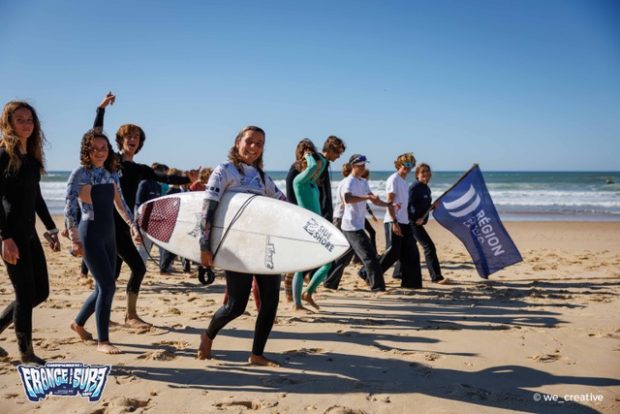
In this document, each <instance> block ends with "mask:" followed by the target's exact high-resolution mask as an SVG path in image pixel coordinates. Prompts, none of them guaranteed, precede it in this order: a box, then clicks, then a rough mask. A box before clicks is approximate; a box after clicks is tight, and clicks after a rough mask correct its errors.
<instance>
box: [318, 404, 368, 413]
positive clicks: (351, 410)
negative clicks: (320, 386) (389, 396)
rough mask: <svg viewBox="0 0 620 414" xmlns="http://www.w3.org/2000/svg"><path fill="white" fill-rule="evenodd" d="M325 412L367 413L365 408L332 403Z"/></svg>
mask: <svg viewBox="0 0 620 414" xmlns="http://www.w3.org/2000/svg"><path fill="white" fill-rule="evenodd" d="M323 414H366V411H364V410H358V409H357V408H351V407H344V406H342V405H332V406H331V407H329V408H328V409H327V410H325V411H324V412H323Z"/></svg>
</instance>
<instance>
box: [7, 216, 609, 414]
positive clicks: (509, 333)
mask: <svg viewBox="0 0 620 414" xmlns="http://www.w3.org/2000/svg"><path fill="white" fill-rule="evenodd" d="M56 220H57V221H58V222H59V223H60V222H61V218H60V217H56ZM506 227H507V229H508V231H509V232H510V234H511V236H512V237H513V239H514V241H515V242H516V244H517V246H518V247H519V248H520V250H521V253H522V254H523V257H524V262H523V263H521V264H518V265H515V266H512V267H510V268H507V269H504V270H503V271H500V272H498V273H496V274H494V275H492V276H491V280H490V281H485V280H483V279H481V278H480V277H479V276H478V275H477V273H476V272H475V269H474V268H473V264H472V263H471V261H470V258H469V256H468V254H467V252H466V251H465V249H464V247H463V246H462V245H461V244H460V242H459V241H458V240H457V239H456V238H454V237H453V236H452V235H451V234H450V233H448V232H447V231H446V230H444V229H443V228H441V227H440V226H439V225H438V224H437V223H434V222H432V223H430V224H429V233H430V234H431V235H432V237H433V238H434V240H435V243H436V244H437V247H438V253H439V257H440V260H441V262H442V265H443V269H444V276H447V277H448V278H449V279H450V280H451V282H452V283H451V284H448V285H436V284H431V283H430V280H429V277H428V272H427V271H426V268H424V267H423V277H424V283H425V288H424V289H422V290H416V291H409V290H403V289H400V288H399V287H398V283H397V282H396V281H394V280H393V279H392V278H391V271H388V272H387V273H386V281H387V283H388V291H387V293H386V294H383V295H376V294H372V293H370V292H368V291H367V289H366V288H365V286H363V284H362V282H361V280H360V279H358V278H357V276H355V273H356V271H357V269H358V268H359V265H352V266H350V267H349V268H348V269H347V272H346V273H345V276H344V277H343V283H342V286H341V289H340V290H339V291H327V290H325V289H320V290H319V292H318V296H317V301H318V303H319V304H320V305H321V310H320V312H315V313H312V314H308V315H300V314H296V313H293V312H292V311H291V307H290V305H288V304H287V303H286V302H285V299H284V293H283V292H282V294H281V302H280V307H279V312H278V319H277V323H276V325H275V326H274V329H273V332H272V334H271V337H270V340H269V342H268V344H267V349H266V355H267V356H269V357H271V358H274V359H276V360H278V361H280V362H281V363H282V364H283V366H282V367H281V368H257V367H252V366H249V365H248V364H247V362H246V361H247V357H248V355H249V350H250V348H251V341H252V334H253V327H254V322H255V316H256V307H255V306H254V304H253V303H252V302H250V303H249V304H248V308H247V315H244V316H242V317H240V318H238V319H237V320H235V321H234V322H232V323H231V324H230V325H229V326H227V327H226V328H225V329H224V330H223V331H222V332H221V333H220V335H219V336H218V337H217V338H216V340H215V343H214V356H215V358H214V359H213V360H210V361H198V360H196V359H195V354H196V347H197V345H198V343H199V333H200V332H202V330H203V329H205V328H206V327H207V325H208V323H209V320H210V317H211V315H212V314H213V312H214V311H215V310H216V309H217V308H218V307H219V306H220V304H221V301H222V294H223V291H224V285H223V283H224V279H223V278H222V277H221V276H218V278H217V279H216V282H215V283H214V284H213V285H210V286H202V285H200V284H199V283H198V281H197V279H196V276H195V273H194V274H192V275H189V274H183V273H181V272H180V271H181V267H180V265H179V263H176V265H175V266H176V270H177V273H174V274H172V275H165V276H164V275H159V272H158V271H157V269H156V267H155V265H154V264H153V263H149V264H148V269H149V271H148V273H147V275H146V277H145V280H144V282H143V285H142V286H143V287H142V293H141V296H140V300H139V302H138V309H139V311H140V313H141V315H142V317H143V318H144V319H145V320H147V321H149V322H152V323H153V324H154V327H153V328H152V329H150V330H142V331H139V330H131V329H128V328H125V327H123V326H120V325H118V326H114V327H112V329H111V332H110V337H111V340H112V342H113V343H115V344H116V345H118V346H119V347H120V348H121V349H122V350H123V351H124V352H125V353H124V354H122V355H118V356H111V355H103V354H100V353H98V352H96V350H95V346H94V343H83V342H82V341H80V340H79V339H78V337H77V336H76V335H75V334H74V333H73V332H72V331H71V330H70V329H69V324H70V323H71V321H72V320H73V318H74V316H75V315H76V313H77V311H78V309H79V308H80V306H81V305H82V303H83V301H84V299H85V298H86V296H87V295H88V293H89V291H90V289H91V284H89V283H88V282H84V281H83V280H80V275H79V260H78V259H75V258H73V257H71V256H70V255H69V254H68V246H69V244H68V242H67V241H66V239H64V240H63V242H64V245H63V249H62V252H60V253H56V254H53V253H52V252H51V251H50V250H49V249H48V248H47V247H46V256H47V259H48V267H49V273H50V286H51V294H50V297H49V299H48V300H47V301H46V302H45V303H43V304H42V305H40V306H39V307H38V308H36V309H35V311H34V334H33V336H34V343H35V350H36V351H37V353H38V354H39V355H40V356H41V357H43V358H46V359H48V360H49V361H54V362H69V361H72V362H83V363H88V364H106V365H111V366H112V371H111V374H110V376H109V378H108V382H107V385H106V388H105V391H104V393H103V396H102V398H101V400H100V401H99V402H98V403H90V402H88V400H87V399H85V398H81V397H55V396H52V397H48V398H47V399H46V400H44V401H41V402H38V403H31V402H29V401H28V400H27V399H26V397H25V394H24V389H23V386H22V383H21V379H20V377H19V375H18V373H17V369H16V366H17V365H18V359H17V356H18V352H17V346H16V342H15V334H14V331H13V329H12V327H10V328H9V329H7V330H6V331H5V332H4V333H3V334H2V335H1V336H0V346H2V347H3V348H4V349H6V350H7V351H8V352H9V356H8V357H5V358H3V359H2V360H1V361H0V412H2V413H27V412H28V413H29V412H35V411H36V412H45V413H121V412H149V413H155V412H162V413H170V412H175V413H190V412H231V413H233V412H234V413H239V412H256V413H332V414H333V413H342V414H344V413H411V412H423V413H480V412H493V413H495V412H545V413H553V412H558V413H560V412H561V413H568V412H571V413H573V412H584V413H590V412H604V413H614V412H615V413H617V412H619V411H620V303H619V301H618V294H619V293H620V223H618V222H614V223H598V222H593V223H576V222H570V223H569V222H542V223H538V222H510V223H506ZM377 240H378V242H379V244H380V246H381V247H380V251H382V250H383V248H382V246H383V244H384V243H383V232H382V231H380V232H379V233H378V234H377ZM2 267H3V266H2ZM194 270H195V269H194ZM0 275H1V276H0V306H2V307H4V306H5V305H6V304H7V303H9V302H10V301H11V300H13V297H14V295H13V288H12V286H11V284H10V282H9V280H8V277H7V275H6V271H5V269H4V268H2V270H0ZM127 277H128V269H127V268H126V267H123V274H122V275H121V278H120V281H119V283H118V287H117V294H116V297H115V299H114V304H113V310H112V320H113V321H117V322H121V321H122V319H123V315H124V311H125V299H126V295H125V285H126V281H127ZM86 327H87V329H88V330H89V331H91V332H93V333H94V334H96V329H95V322H94V317H93V318H91V320H89V322H88V323H87V325H86ZM554 396H557V398H558V401H548V400H549V399H553V397H554ZM569 399H570V400H576V401H568V400H569ZM565 400H566V401H565Z"/></svg>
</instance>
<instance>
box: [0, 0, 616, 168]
mask: <svg viewBox="0 0 620 414" xmlns="http://www.w3.org/2000/svg"><path fill="white" fill-rule="evenodd" d="M0 16H2V17H1V22H2V24H0V56H1V58H0V79H2V81H1V85H2V86H1V87H0V101H1V102H2V103H4V102H6V101H8V100H12V99H25V100H28V101H29V102H30V103H32V104H33V105H34V106H35V108H36V109H37V111H38V113H39V116H40V118H41V119H42V122H43V126H44V131H45V133H46V135H47V138H48V140H49V146H48V148H47V150H46V155H47V164H48V169H72V168H74V167H75V166H77V162H78V154H79V141H80V139H81V135H82V134H83V133H84V131H85V130H87V129H88V128H90V126H91V125H92V120H93V118H94V115H95V108H96V106H97V104H98V103H99V102H100V100H101V98H102V97H103V95H104V94H105V93H106V92H107V91H108V90H112V91H114V92H115V93H116V95H117V96H118V98H117V102H116V104H115V105H114V106H113V107H111V108H110V109H109V110H108V112H107V115H106V131H107V132H108V135H110V136H112V137H113V135H114V132H115V131H116V129H117V128H118V126H119V125H121V124H123V123H135V124H138V125H140V126H142V127H143V128H144V130H145V131H146V134H147V142H146V144H145V147H144V148H143V150H142V151H141V152H140V154H138V156H137V158H136V160H137V161H139V162H144V163H147V164H150V163H151V162H153V161H159V162H165V163H167V164H169V165H171V166H176V167H179V168H190V167H197V166H199V165H202V166H206V165H210V166H213V165H216V164H217V163H219V162H222V161H223V160H225V158H226V154H227V152H228V149H229V148H230V146H231V144H232V140H233V138H234V136H235V135H236V133H237V131H238V130H239V129H241V128H242V127H243V126H245V125H248V124H256V125H259V126H261V127H263V128H264V129H265V130H266V131H267V147H266V153H265V164H266V165H265V166H266V168H267V169H268V170H283V169H288V167H289V165H290V164H291V162H292V161H293V157H294V155H293V154H294V148H295V145H296V143H297V142H298V141H299V140H300V139H301V138H305V137H308V138H311V139H313V140H314V141H315V143H316V144H317V145H318V146H321V145H322V143H323V141H324V139H325V138H326V137H327V136H328V135H330V134H335V135H338V136H340V137H341V138H343V139H344V140H345V141H346V143H347V147H348V148H347V152H346V153H345V157H344V158H348V157H349V156H350V155H351V154H353V153H354V152H359V153H365V154H367V155H368V157H369V158H370V159H371V161H372V164H371V167H372V168H373V169H376V170H383V169H391V168H392V160H393V159H394V157H395V155H397V154H399V153H402V152H405V151H413V152H414V153H415V154H416V157H417V158H418V160H419V161H427V162H429V163H430V164H431V165H432V166H433V167H434V168H435V169H436V170H465V169H467V168H469V166H471V164H472V163H474V162H478V163H480V165H481V167H482V168H483V169H485V170H620V161H619V157H618V154H620V42H619V40H620V2H617V1H602V0H584V1H574V0H557V1H556V0H531V1H518V0H515V1H500V0H492V1H482V0H480V1H460V0H453V1H446V0H438V1H389V0H388V1H378V0H377V1H337V0H332V1H323V0H318V1H312V2H302V1H269V0H267V1H174V2H172V1H153V0H150V1H127V0H126V1H116V0H112V1H105V2H93V1H54V2H52V1H34V0H22V1H19V2H17V1H2V2H0ZM339 164H340V163H339V162H338V163H337V165H339Z"/></svg>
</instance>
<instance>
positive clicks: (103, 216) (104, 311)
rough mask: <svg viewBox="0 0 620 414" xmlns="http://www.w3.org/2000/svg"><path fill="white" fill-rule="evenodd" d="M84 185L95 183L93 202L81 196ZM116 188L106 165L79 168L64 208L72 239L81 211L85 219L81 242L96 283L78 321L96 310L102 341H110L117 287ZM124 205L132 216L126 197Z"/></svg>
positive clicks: (117, 181)
mask: <svg viewBox="0 0 620 414" xmlns="http://www.w3.org/2000/svg"><path fill="white" fill-rule="evenodd" d="M84 185H92V187H91V190H90V197H91V200H92V204H87V203H84V202H81V201H79V199H78V196H79V193H80V189H81V188H82V187H83V186H84ZM115 190H116V191H118V192H119V194H120V193H121V192H120V185H119V180H118V174H116V173H113V172H110V171H108V170H106V169H103V168H92V169H88V168H83V167H80V168H78V169H77V170H75V171H74V172H73V173H72V174H71V177H69V182H68V183H67V198H66V207H65V218H66V220H67V228H69V230H70V234H71V239H72V240H73V241H76V236H77V234H76V231H75V229H76V226H75V223H76V220H77V215H78V214H80V213H81V217H82V220H81V221H80V223H79V226H78V229H79V230H78V234H79V241H80V242H81V243H82V247H83V251H84V260H85V262H86V264H87V266H88V269H89V270H90V271H91V273H92V275H93V277H94V279H95V281H96V282H97V285H96V287H95V290H94V291H93V293H92V294H91V295H90V296H89V297H88V298H87V299H86V301H85V302H84V305H83V306H82V309H81V310H80V312H79V313H78V314H77V316H76V318H75V322H76V323H77V324H78V325H79V326H84V324H85V323H86V321H87V320H88V318H90V316H91V315H92V314H93V313H95V316H96V319H97V335H98V339H99V341H100V342H107V341H108V340H109V337H108V331H109V326H110V312H111V310H112V299H113V298H114V292H115V290H116V279H115V269H116V260H117V259H116V238H115V226H114V196H115ZM121 198H122V195H121ZM78 206H79V207H80V209H81V212H80V211H79V209H78ZM123 207H124V208H123V209H124V210H125V215H126V216H127V217H129V218H131V212H130V210H129V208H128V207H127V205H126V204H125V202H124V200H123Z"/></svg>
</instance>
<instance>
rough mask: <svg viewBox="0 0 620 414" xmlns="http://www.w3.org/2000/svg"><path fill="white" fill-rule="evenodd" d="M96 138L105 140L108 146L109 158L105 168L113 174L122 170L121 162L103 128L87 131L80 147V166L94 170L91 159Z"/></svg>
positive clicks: (104, 165) (104, 164)
mask: <svg viewBox="0 0 620 414" xmlns="http://www.w3.org/2000/svg"><path fill="white" fill-rule="evenodd" d="M96 138H103V139H105V141H106V143H107V144H108V158H106V160H105V162H104V163H103V167H104V168H105V169H106V170H108V171H111V172H116V171H118V169H119V168H120V162H119V160H118V158H117V156H116V154H115V153H114V150H113V149H112V144H110V140H109V139H108V137H107V136H106V135H105V134H104V133H103V132H102V131H101V128H93V129H89V130H88V131H86V133H85V134H84V136H83V137H82V145H81V146H80V164H81V165H82V166H83V167H85V168H88V169H91V168H94V165H93V162H92V161H91V159H90V152H91V150H92V149H93V147H94V145H95V139H96Z"/></svg>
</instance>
